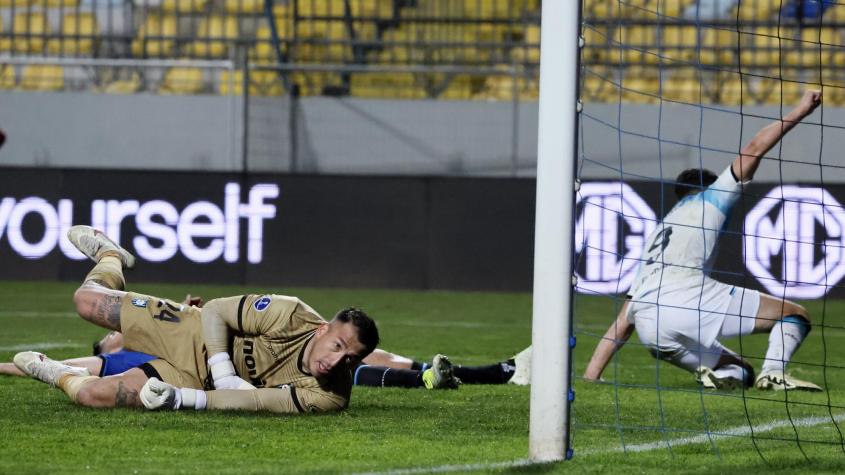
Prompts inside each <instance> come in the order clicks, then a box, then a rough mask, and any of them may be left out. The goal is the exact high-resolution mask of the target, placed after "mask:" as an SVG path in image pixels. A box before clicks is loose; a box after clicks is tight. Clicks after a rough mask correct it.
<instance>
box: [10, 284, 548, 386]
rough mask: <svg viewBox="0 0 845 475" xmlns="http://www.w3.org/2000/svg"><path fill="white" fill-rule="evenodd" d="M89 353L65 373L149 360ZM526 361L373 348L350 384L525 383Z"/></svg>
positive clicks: (103, 348)
mask: <svg viewBox="0 0 845 475" xmlns="http://www.w3.org/2000/svg"><path fill="white" fill-rule="evenodd" d="M182 304H183V305H195V306H197V307H201V306H202V300H201V299H199V298H197V297H191V296H190V295H189V296H188V297H187V298H186V299H185V300H184V301H183V302H182ZM94 355H95V356H83V357H78V358H72V359H68V360H64V361H62V363H63V364H65V365H68V366H72V367H74V368H72V369H70V370H68V371H77V372H79V371H82V370H87V371H88V372H89V373H90V374H95V375H98V376H100V377H103V376H113V375H118V374H121V373H123V372H125V371H127V370H129V369H132V368H136V367H139V366H141V365H143V364H144V363H147V362H148V361H151V360H153V359H155V357H154V356H152V355H148V354H146V353H141V352H137V351H130V350H126V349H124V348H123V335H122V334H121V333H120V332H117V331H111V332H109V333H107V334H106V335H105V336H104V337H103V338H102V339H101V340H100V341H98V342H96V343H94ZM530 361H531V351H530V347H529V348H528V349H526V350H524V351H522V352H520V353H519V354H517V355H516V356H514V357H513V358H510V359H507V360H505V361H500V362H497V363H493V364H490V365H484V366H461V365H455V366H453V365H452V364H451V362H450V361H449V359H448V358H447V357H446V356H444V355H437V356H435V357H434V359H433V361H432V362H430V363H429V362H420V361H414V360H412V359H410V358H406V357H404V356H400V355H397V354H395V353H389V352H387V351H384V350H379V349H376V350H375V351H373V352H372V353H370V354H369V355H368V356H367V357H366V358H364V360H363V361H362V363H361V364H360V365H359V366H358V367H357V368H355V372H354V377H353V384H354V385H356V386H374V387H401V388H426V389H456V388H457V387H458V386H459V385H460V384H461V383H465V384H506V383H511V384H518V385H525V384H528V382H529V373H530ZM0 375H11V376H26V373H24V372H23V371H21V370H19V369H18V368H17V366H15V365H14V363H0Z"/></svg>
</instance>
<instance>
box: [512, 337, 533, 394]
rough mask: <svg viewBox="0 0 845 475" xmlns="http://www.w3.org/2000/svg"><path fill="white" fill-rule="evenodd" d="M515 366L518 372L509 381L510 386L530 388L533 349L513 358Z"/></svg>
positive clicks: (527, 349) (528, 349)
mask: <svg viewBox="0 0 845 475" xmlns="http://www.w3.org/2000/svg"><path fill="white" fill-rule="evenodd" d="M513 361H514V366H516V370H514V372H513V376H511V379H510V380H508V384H516V385H518V386H528V385H529V384H531V347H530V346H529V347H528V348H526V349H524V350H522V351H520V352H519V353H517V354H516V356H514V357H513Z"/></svg>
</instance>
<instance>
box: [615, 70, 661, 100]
mask: <svg viewBox="0 0 845 475" xmlns="http://www.w3.org/2000/svg"><path fill="white" fill-rule="evenodd" d="M659 92H660V82H659V81H658V80H657V79H656V78H650V77H639V76H638V75H637V74H629V73H626V76H625V77H624V78H623V79H622V102H631V103H635V104H656V103H657V102H659V97H658V94H659Z"/></svg>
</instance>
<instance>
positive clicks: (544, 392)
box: [529, 0, 581, 462]
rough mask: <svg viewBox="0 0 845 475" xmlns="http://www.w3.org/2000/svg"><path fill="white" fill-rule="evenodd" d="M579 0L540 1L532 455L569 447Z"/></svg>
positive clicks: (551, 456) (545, 457)
mask: <svg viewBox="0 0 845 475" xmlns="http://www.w3.org/2000/svg"><path fill="white" fill-rule="evenodd" d="M580 4H581V2H580V1H573V0H556V1H548V2H543V10H542V16H541V24H542V28H541V39H540V103H539V109H540V112H539V121H538V141H537V211H536V223H535V238H534V297H533V319H532V331H531V341H532V345H533V351H532V355H531V410H530V413H531V415H530V430H529V457H530V458H531V460H532V461H536V462H547V461H555V460H562V459H563V458H565V457H566V455H567V451H568V450H569V446H568V445H569V433H568V431H569V400H568V394H569V391H570V378H569V372H570V348H569V344H568V342H569V338H570V329H571V327H572V287H573V285H572V280H571V279H572V276H573V275H574V274H573V272H572V265H573V262H572V248H573V242H574V241H573V238H574V236H573V234H574V224H573V215H574V207H575V189H574V184H575V152H576V149H575V146H576V142H575V140H576V130H575V127H576V123H577V122H576V115H577V111H576V107H577V79H578V42H579V21H580V19H579V10H580V6H581V5H580Z"/></svg>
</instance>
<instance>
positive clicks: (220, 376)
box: [208, 352, 255, 389]
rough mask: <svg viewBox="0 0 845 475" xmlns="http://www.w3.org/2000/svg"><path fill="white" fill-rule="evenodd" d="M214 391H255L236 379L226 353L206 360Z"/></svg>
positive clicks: (250, 386)
mask: <svg viewBox="0 0 845 475" xmlns="http://www.w3.org/2000/svg"><path fill="white" fill-rule="evenodd" d="M208 367H209V368H210V369H211V378H212V379H213V380H214V389H255V386H253V385H251V384H249V383H248V382H246V381H245V380H243V379H241V378H239V377H238V375H237V373H235V365H233V364H232V360H231V359H230V358H229V354H228V353H222V352H221V353H217V354H215V355H212V356H211V358H209V359H208Z"/></svg>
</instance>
